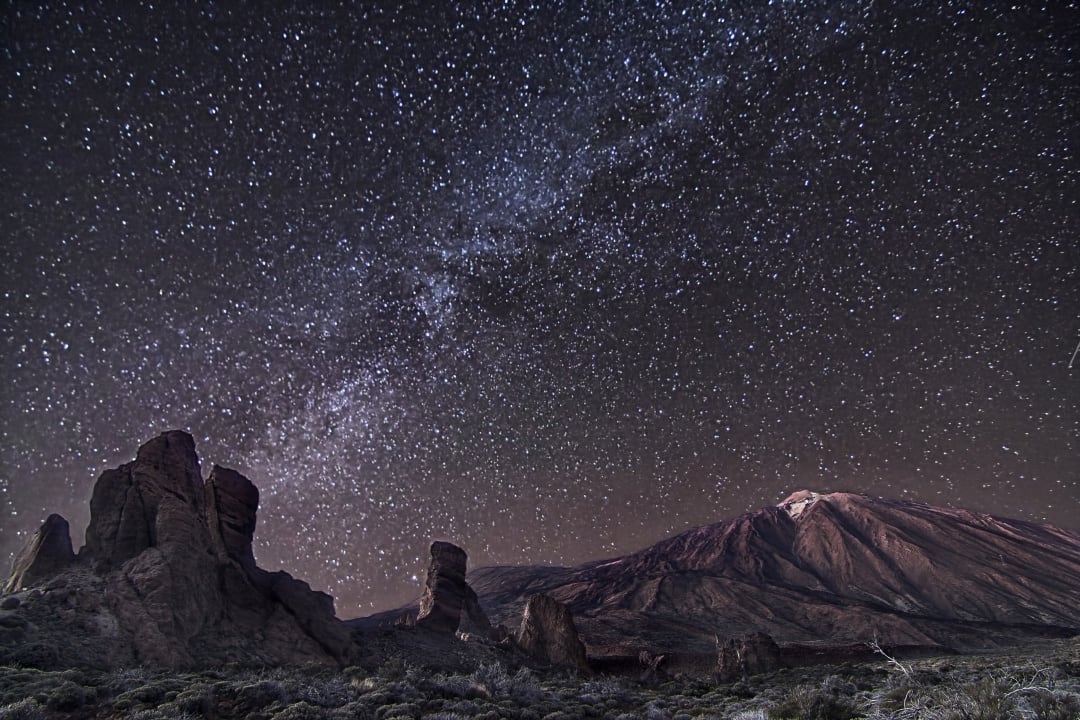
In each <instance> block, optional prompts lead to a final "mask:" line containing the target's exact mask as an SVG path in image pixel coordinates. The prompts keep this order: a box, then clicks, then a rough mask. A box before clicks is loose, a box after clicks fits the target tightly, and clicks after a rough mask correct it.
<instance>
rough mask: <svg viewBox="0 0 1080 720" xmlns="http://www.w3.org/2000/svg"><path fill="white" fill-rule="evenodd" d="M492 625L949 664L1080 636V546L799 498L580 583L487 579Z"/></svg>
mask: <svg viewBox="0 0 1080 720" xmlns="http://www.w3.org/2000/svg"><path fill="white" fill-rule="evenodd" d="M469 582H470V584H471V585H472V587H473V588H474V589H475V590H476V592H477V593H478V595H479V597H480V600H481V603H482V605H483V606H484V608H485V610H486V611H487V612H488V614H489V616H491V618H492V620H493V621H503V622H505V621H509V620H510V619H511V618H513V617H515V616H517V615H518V614H519V613H520V608H521V606H522V605H523V603H524V601H525V599H526V598H527V597H528V596H529V595H532V594H534V593H538V592H543V593H547V594H549V595H551V596H552V597H554V598H556V599H558V600H560V601H561V602H563V603H565V604H566V605H568V606H569V607H570V609H571V610H572V611H573V613H574V617H575V621H576V622H577V624H578V627H579V630H580V631H581V635H582V638H583V640H584V641H585V643H586V645H587V646H588V648H589V653H590V655H591V656H593V657H598V658H602V657H609V658H615V657H633V656H636V655H637V653H638V652H640V651H641V650H643V649H645V650H649V651H650V652H653V653H669V654H672V655H685V656H695V655H699V656H702V657H709V658H711V657H715V643H716V636H718V635H719V636H722V637H732V636H742V635H746V634H748V633H751V632H763V633H766V634H768V635H770V636H771V637H772V638H773V639H774V640H775V641H776V642H777V643H779V644H780V645H781V646H782V647H784V646H787V647H788V648H789V650H790V649H792V648H795V649H798V651H801V652H811V651H813V650H814V649H815V648H823V647H831V648H842V647H844V646H849V647H850V646H854V645H859V644H862V643H865V642H868V641H870V640H873V639H874V638H877V639H878V640H879V642H880V643H881V644H882V645H886V646H892V647H912V646H917V647H925V648H934V649H938V650H941V649H945V648H952V649H958V650H964V649H972V648H977V647H986V646H991V645H995V644H1001V643H1009V642H1013V641H1016V640H1019V639H1022V638H1024V637H1028V636H1031V635H1071V634H1076V633H1080V534H1078V533H1075V532H1069V531H1065V530H1061V529H1058V528H1054V527H1051V526H1048V525H1039V524H1036V523H1030V522H1022V521H1018V520H1008V519H1005V518H1000V517H994V516H991V515H985V514H981V513H975V512H969V511H966V510H957V509H953V508H942V507H934V506H931V505H925V504H922V503H916V502H907V501H899V500H885V499H874V498H870V497H867V496H864V495H856V494H852V493H844V492H835V493H828V494H822V493H817V492H811V491H809V490H803V491H800V492H797V493H795V494H794V495H792V496H791V497H789V498H787V499H786V500H784V501H783V502H781V503H780V504H779V505H776V506H773V507H766V508H763V509H761V510H757V511H755V512H751V513H747V514H744V515H741V516H739V517H736V518H734V519H731V520H727V521H724V522H720V523H716V524H714V525H708V526H705V527H699V528H695V529H692V530H689V531H687V532H684V533H682V534H681V535H677V536H675V537H672V538H669V539H667V540H664V541H662V542H659V543H657V544H655V545H653V546H651V547H648V548H646V549H644V550H641V551H640V552H636V553H633V554H631V555H627V556H625V557H620V558H617V559H613V560H604V561H600V562H593V563H588V564H585V565H581V566H578V567H574V568H552V567H489V568H480V569H478V570H475V571H474V572H472V573H471V574H470V577H469Z"/></svg>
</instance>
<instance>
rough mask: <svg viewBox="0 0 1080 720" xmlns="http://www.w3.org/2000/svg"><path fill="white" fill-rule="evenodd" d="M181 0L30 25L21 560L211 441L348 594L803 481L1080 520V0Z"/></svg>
mask: <svg viewBox="0 0 1080 720" xmlns="http://www.w3.org/2000/svg"><path fill="white" fill-rule="evenodd" d="M180 4H181V3H175V5H180ZM173 5H174V3H169V2H163V3H159V4H157V5H156V6H155V7H151V6H150V4H149V3H144V4H143V7H142V8H138V7H137V3H135V2H116V3H97V2H92V3H87V6H88V7H82V6H80V4H76V3H61V2H48V3H40V7H39V4H37V3H27V2H19V1H18V0H15V1H14V2H11V1H9V2H7V3H5V4H4V7H3V10H2V11H0V12H2V14H3V15H2V22H0V50H2V53H0V91H2V98H0V104H2V106H0V182H2V185H0V222H2V225H0V230H2V234H0V243H2V245H0V253H2V255H0V257H2V262H0V291H2V298H0V303H2V305H0V308H2V312H0V368H2V380H3V382H2V386H0V387H2V390H0V563H3V562H6V561H8V560H9V559H10V557H11V555H12V554H13V553H14V552H15V551H16V550H17V548H18V547H19V546H20V545H21V544H22V542H23V541H24V540H25V538H26V536H27V535H28V533H31V532H33V531H34V530H35V529H36V528H37V526H38V525H39V523H40V522H41V521H42V520H43V519H44V517H45V516H46V515H47V514H48V513H50V512H54V511H56V512H60V513H62V514H63V515H65V516H66V517H68V519H69V520H71V522H72V525H73V532H74V541H75V545H76V547H78V546H79V545H81V543H82V534H83V531H84V528H85V525H86V522H87V520H88V512H89V511H88V501H89V497H90V493H91V490H92V487H93V483H94V481H95V479H96V478H97V476H98V475H99V474H100V473H101V472H102V471H103V470H105V469H106V468H109V467H113V466H116V465H118V464H120V463H123V462H127V461H129V460H131V459H132V458H133V457H134V455H135V452H136V449H137V448H138V446H139V445H140V444H141V443H142V442H144V441H146V440H148V439H150V438H151V437H153V436H155V435H157V434H158V433H159V432H162V431H164V430H168V429H172V428H183V429H187V430H189V431H190V432H191V433H192V434H193V435H194V436H195V438H196V443H197V445H198V449H199V452H200V455H201V457H202V460H203V468H204V472H208V470H209V466H210V464H211V463H215V462H216V463H218V464H222V465H225V466H228V467H234V468H236V469H238V470H240V471H241V472H244V473H245V474H247V475H248V476H249V477H250V478H251V479H252V481H253V482H255V484H256V485H258V486H259V488H260V490H261V493H262V503H261V506H260V510H259V525H258V529H257V530H256V557H257V559H258V561H259V563H260V565H261V566H263V567H265V568H268V569H278V568H284V569H287V570H289V571H290V572H291V573H293V574H294V575H296V576H298V577H301V578H303V579H306V580H308V581H309V582H311V584H312V585H313V586H314V587H316V588H318V589H322V590H326V591H328V592H330V593H332V594H333V595H334V596H335V597H336V598H337V607H338V612H339V615H341V616H342V617H353V616H356V615H362V614H368V613H370V612H372V611H374V610H381V609H386V608H389V607H393V606H395V605H397V604H400V603H401V602H404V601H407V600H409V599H412V598H414V597H416V596H417V595H418V594H419V590H420V582H421V580H422V572H423V568H424V567H425V565H426V561H427V560H426V558H427V546H428V544H429V543H430V541H431V540H432V539H433V538H442V539H449V540H452V541H454V542H456V543H458V544H460V545H462V546H463V547H465V548H466V550H467V551H468V552H469V554H470V564H471V565H473V566H476V565H479V564H492V563H500V564H501V563H552V564H569V563H577V562H582V561H585V560H590V559H597V558H601V557H605V556H609V555H612V554H616V553H625V552H628V551H632V550H635V549H639V548H641V547H644V546H646V545H648V544H651V543H652V542H654V541H656V540H658V539H661V538H662V537H664V536H666V535H669V534H671V533H675V532H679V531H681V530H684V529H686V528H688V527H690V526H693V525H700V524H705V523H710V522H717V521H719V520H722V519H725V518H728V517H731V516H733V515H735V514H738V513H740V512H743V511H746V510H749V509H754V508H757V507H761V506H764V505H768V504H772V503H776V502H778V501H779V500H781V499H782V498H783V497H784V496H785V495H787V494H789V493H790V492H792V491H794V490H796V489H799V488H803V487H807V488H811V489H817V490H839V489H845V490H853V491H858V492H867V493H870V494H874V495H885V496H891V497H899V498H911V499H917V500H922V501H926V502H931V503H935V504H942V505H956V506H962V507H969V508H972V509H976V510H982V511H988V512H993V513H997V514H1002V515H1006V516H1009V517H1016V518H1021V519H1029V520H1036V521H1046V522H1051V523H1054V524H1057V525H1060V526H1063V527H1067V528H1073V529H1076V528H1077V527H1080V525H1078V523H1080V520H1078V510H1080V500H1078V497H1080V409H1078V405H1080V358H1078V359H1077V360H1076V361H1075V362H1074V363H1073V367H1072V368H1071V369H1070V367H1069V364H1070V359H1071V358H1072V356H1073V353H1074V350H1075V349H1076V347H1077V343H1078V341H1080V319H1078V316H1080V240H1078V233H1077V230H1078V223H1077V219H1078V218H1077V202H1078V200H1077V198H1078V197H1080V193H1078V192H1077V184H1076V179H1077V173H1078V171H1077V165H1076V163H1075V159H1074V155H1075V144H1076V142H1077V140H1078V132H1077V130H1078V121H1077V110H1078V107H1080V103H1078V100H1080V93H1078V91H1077V82H1076V65H1075V63H1076V46H1077V42H1076V40H1077V34H1076V28H1077V27H1080V12H1078V11H1077V5H1076V3H1073V2H1051V3H1046V4H1045V5H1042V4H1040V3H1029V2H1018V3H1015V5H1016V6H1017V7H1016V8H1015V9H1011V8H1010V6H1009V4H1008V3H985V2H965V1H963V0H959V1H956V2H949V3H940V4H939V3H922V2H907V1H905V2H899V3H896V4H895V5H894V4H891V3H887V2H847V3H840V2H806V3H796V2H774V3H765V2H731V3H712V2H709V3H682V2H675V3H666V2H656V3H630V2H626V3H612V2H603V3H599V2H597V3H585V5H586V7H585V8H584V9H582V8H581V7H579V3H578V2H540V3H535V4H530V3H524V2H505V3H494V2H491V3H476V4H473V3H454V2H431V3H428V2H415V3H408V4H406V5H405V6H404V7H398V6H397V5H395V4H391V3H376V4H366V3H365V4H352V3H337V4H331V3H322V2H320V3H308V2H297V3H295V7H294V9H292V10H286V11H277V12H274V13H272V14H265V13H263V12H261V11H260V9H259V8H261V7H262V6H263V4H262V3H251V4H243V5H241V4H240V3H183V4H182V5H183V6H184V7H183V8H180V9H177V8H175V7H172V6H173ZM272 5H278V4H276V3H273V4H272ZM418 578H419V579H418Z"/></svg>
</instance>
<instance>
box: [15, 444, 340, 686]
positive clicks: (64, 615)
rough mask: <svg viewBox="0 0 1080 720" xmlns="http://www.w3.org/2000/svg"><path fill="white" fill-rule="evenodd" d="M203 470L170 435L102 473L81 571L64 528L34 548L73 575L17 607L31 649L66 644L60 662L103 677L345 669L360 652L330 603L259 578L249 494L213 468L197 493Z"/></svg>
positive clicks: (249, 487)
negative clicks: (155, 670) (308, 666)
mask: <svg viewBox="0 0 1080 720" xmlns="http://www.w3.org/2000/svg"><path fill="white" fill-rule="evenodd" d="M199 467H200V466H199V459H198V456H197V455H196V454H195V443H194V441H193V440H192V438H191V436H190V435H188V434H187V433H184V432H180V431H174V432H168V433H164V434H162V435H160V436H159V437H157V438H154V439H153V440H151V441H150V442H148V443H146V444H145V445H143V446H142V447H141V448H139V452H138V455H137V457H136V459H135V460H134V461H133V462H131V463H128V464H126V465H123V466H121V467H119V468H116V469H114V470H107V471H106V472H104V473H102V475H101V477H100V478H99V480H98V482H97V484H96V485H95V487H94V492H93V496H92V499H91V503H90V524H89V526H88V529H87V542H86V546H85V547H84V548H83V549H82V551H81V552H80V554H79V557H78V561H77V562H74V563H70V560H72V559H74V555H73V553H71V549H70V540H66V538H67V523H66V522H63V525H62V526H61V525H60V524H59V523H57V522H55V521H54V522H53V526H51V527H52V528H53V530H55V532H53V533H52V534H48V533H46V534H45V535H43V537H46V538H52V537H53V536H54V535H55V536H56V537H59V538H60V540H56V541H53V540H49V543H39V545H40V546H41V547H42V548H53V546H54V545H55V546H56V547H57V548H59V550H53V549H49V550H48V552H47V553H46V552H43V551H39V552H38V553H37V554H36V555H34V557H40V558H42V559H44V558H46V557H48V558H58V557H59V558H61V559H63V558H65V557H66V558H67V562H69V564H70V565H71V567H70V568H68V569H64V570H62V571H60V572H59V573H58V574H55V575H54V577H52V578H51V579H50V580H49V583H48V585H47V586H46V588H45V589H46V591H47V592H45V593H44V594H42V595H40V596H32V594H27V595H26V596H25V598H24V605H26V606H27V607H28V610H27V612H28V613H31V615H32V616H33V617H35V618H36V619H35V621H34V627H35V632H36V633H37V634H38V635H39V636H40V637H39V638H38V639H39V640H41V641H43V642H46V643H52V644H54V645H58V643H59V642H61V641H60V640H58V638H63V640H62V643H63V645H64V647H65V648H66V652H65V656H64V657H63V658H62V660H63V661H65V662H70V663H71V664H84V665H94V666H98V667H116V666H122V665H130V664H149V665H157V666H165V667H171V668H184V667H200V666H212V665H221V664H224V663H230V662H246V663H252V662H253V663H259V664H266V665H282V664H305V663H315V664H322V665H339V666H341V665H343V664H345V663H347V662H348V660H349V659H351V657H352V655H353V653H354V650H355V647H354V645H353V641H352V636H351V632H350V630H349V629H348V627H347V626H346V625H345V624H344V623H342V622H341V621H339V620H338V619H337V618H336V617H335V613H334V603H333V599H332V598H331V597H330V596H329V595H326V594H324V593H320V592H314V591H312V590H311V588H310V587H309V586H308V585H307V584H306V583H304V582H302V581H300V580H296V579H294V578H293V577H291V576H290V575H288V574H287V573H284V572H276V573H268V572H265V571H263V570H260V569H259V568H258V567H256V565H255V560H254V556H253V554H252V550H251V548H252V537H253V533H254V531H255V517H256V512H257V509H258V498H259V494H258V490H257V489H256V488H255V486H254V485H253V484H252V483H251V482H250V481H249V480H248V479H247V478H245V477H244V476H243V475H241V474H240V473H237V472H235V471H233V470H228V469H226V468H220V467H216V466H215V467H214V468H213V471H212V472H211V474H210V477H209V478H208V480H207V481H206V483H204V482H203V480H202V476H201V474H200V470H199ZM57 517H58V516H57ZM50 520H51V519H50ZM60 521H61V522H62V518H61V519H60ZM47 525H48V523H47ZM64 542H66V543H67V547H66V555H65V553H64V552H63V550H64ZM20 567H21V566H20ZM28 567H35V568H36V567H37V565H34V564H33V563H30V565H28ZM23 576H25V573H23ZM23 582H24V581H23V580H19V581H18V582H17V583H16V585H19V584H22V583H23ZM20 612H22V610H21V609H20ZM36 641H37V640H35V639H34V638H30V637H27V638H26V642H36ZM6 656H10V657H14V658H15V659H18V657H20V656H19V655H18V654H17V653H15V652H14V651H12V652H7V653H6V654H5V652H0V660H2V659H3V658H4V657H6Z"/></svg>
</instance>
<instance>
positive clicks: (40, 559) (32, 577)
mask: <svg viewBox="0 0 1080 720" xmlns="http://www.w3.org/2000/svg"><path fill="white" fill-rule="evenodd" d="M73 562H75V552H74V551H73V550H72V549H71V529H70V528H69V527H68V521H67V520H65V519H64V518H63V517H62V516H60V515H55V514H54V515H50V516H49V517H48V518H46V520H45V522H44V523H42V524H41V527H40V528H38V531H37V532H36V533H34V534H33V535H32V536H30V539H29V540H28V541H27V542H26V545H24V546H23V548H22V550H20V551H19V554H18V555H16V556H15V562H14V563H13V564H12V566H11V577H10V578H9V579H8V581H7V584H6V585H4V592H8V593H10V592H17V591H19V590H22V589H23V588H26V587H29V586H31V585H32V584H34V583H36V582H39V581H41V580H44V579H46V578H49V577H51V576H52V575H54V574H56V573H57V572H59V571H61V570H63V569H64V568H66V567H68V566H69V565H71V563H73Z"/></svg>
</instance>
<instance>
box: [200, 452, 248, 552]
mask: <svg viewBox="0 0 1080 720" xmlns="http://www.w3.org/2000/svg"><path fill="white" fill-rule="evenodd" d="M258 509H259V489H258V488H256V487H255V485H254V484H252V482H251V481H250V480H248V479H247V478H246V477H244V476H243V475H241V474H240V473H238V472H236V471H235V470H229V469H228V468H223V467H219V466H217V465H215V466H214V467H213V469H212V470H211V471H210V477H209V478H208V479H207V481H206V515H207V524H208V525H209V526H210V533H211V537H212V540H213V542H214V545H215V549H216V550H217V551H218V553H220V554H221V555H223V556H224V557H228V558H232V559H233V560H235V561H236V562H238V563H240V565H241V566H242V567H244V568H246V569H248V570H250V569H252V568H254V567H255V555H254V554H253V552H252V549H251V540H252V536H253V535H254V534H255V516H256V513H257V511H258Z"/></svg>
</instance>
